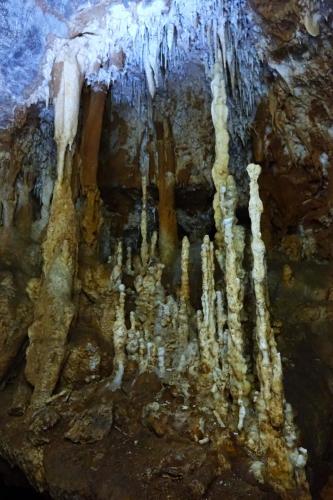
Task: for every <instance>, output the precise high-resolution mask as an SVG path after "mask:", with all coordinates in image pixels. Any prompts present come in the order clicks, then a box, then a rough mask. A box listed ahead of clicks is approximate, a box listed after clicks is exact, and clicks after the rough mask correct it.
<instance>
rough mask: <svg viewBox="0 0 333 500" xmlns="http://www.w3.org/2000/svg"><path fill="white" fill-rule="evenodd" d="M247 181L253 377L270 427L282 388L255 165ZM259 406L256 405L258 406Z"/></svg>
mask: <svg viewBox="0 0 333 500" xmlns="http://www.w3.org/2000/svg"><path fill="white" fill-rule="evenodd" d="M247 172H248V174H249V177H250V202H249V213H250V218H251V229H252V243H251V248H252V256H253V269H252V278H253V284H254V292H255V297H256V311H257V315H256V317H257V320H256V338H257V345H258V358H257V373H258V377H259V382H260V396H259V397H260V398H262V399H263V404H264V407H265V409H266V412H267V414H268V416H269V419H270V421H271V423H272V425H273V426H274V427H281V426H282V424H283V419H284V417H283V404H284V396H283V384H282V366H281V357H280V354H279V353H278V351H277V348H276V342H275V338H274V331H273V329H272V328H271V324H270V315H269V310H268V307H267V301H266V297H267V286H266V280H267V276H266V261H265V245H264V242H263V240H262V238H261V229H260V219H261V214H262V212H263V205H262V202H261V199H260V196H259V186H258V177H259V175H260V172H261V167H260V166H259V165H255V164H251V165H249V166H248V167H247ZM259 406H260V405H259Z"/></svg>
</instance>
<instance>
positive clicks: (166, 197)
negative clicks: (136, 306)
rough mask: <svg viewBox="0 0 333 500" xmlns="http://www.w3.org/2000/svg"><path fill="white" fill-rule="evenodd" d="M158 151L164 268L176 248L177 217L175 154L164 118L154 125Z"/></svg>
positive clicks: (160, 222) (160, 249) (160, 230)
mask: <svg viewBox="0 0 333 500" xmlns="http://www.w3.org/2000/svg"><path fill="white" fill-rule="evenodd" d="M156 136H157V150H158V192H159V204H158V215H159V252H160V258H161V261H162V262H163V264H165V266H170V265H171V263H172V261H173V259H174V257H175V252H176V250H177V247H178V230H177V217H176V210H175V168H176V164H175V154H174V146H173V139H172V130H171V126H170V123H169V121H168V120H167V119H166V118H164V119H163V121H162V122H160V123H157V124H156Z"/></svg>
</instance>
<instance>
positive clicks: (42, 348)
mask: <svg viewBox="0 0 333 500" xmlns="http://www.w3.org/2000/svg"><path fill="white" fill-rule="evenodd" d="M53 76H54V79H53V91H54V107H55V117H54V120H55V123H54V128H55V140H56V143H57V172H58V177H57V180H56V183H55V186H54V190H53V198H52V204H51V210H50V217H49V222H48V226H47V231H46V237H45V241H44V243H43V245H42V253H43V272H42V277H41V279H40V280H38V281H34V282H33V284H32V285H31V286H30V296H31V298H32V299H33V301H34V305H35V308H34V322H33V323H32V325H31V326H30V328H29V330H28V335H29V341H30V342H29V347H28V349H27V362H26V369H25V373H26V377H27V379H28V381H29V382H30V383H31V384H32V385H33V386H34V392H33V395H32V401H31V409H32V410H33V409H36V408H40V407H42V406H43V405H44V404H45V403H46V402H47V400H48V398H49V397H50V396H51V395H52V392H53V391H54V389H55V387H56V385H57V382H58V378H59V374H60V371H61V368H62V364H63V360H64V356H65V347H66V342H67V335H68V332H69V329H70V325H71V323H72V320H73V318H74V315H75V311H76V308H75V303H74V298H73V295H74V292H75V282H76V280H75V279H76V272H77V254H78V231H77V217H76V212H75V206H74V202H73V194H72V188H71V177H72V158H73V154H72V151H70V150H68V147H69V148H71V146H72V144H73V141H74V139H75V136H76V131H77V122H78V115H79V106H80V95H81V86H82V80H83V77H82V72H81V68H80V65H79V63H78V60H77V57H76V55H75V51H73V50H71V47H70V45H67V46H65V47H64V49H63V51H62V52H61V54H60V55H59V57H58V59H57V60H56V62H55V64H54V71H53Z"/></svg>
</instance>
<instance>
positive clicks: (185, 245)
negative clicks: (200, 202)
mask: <svg viewBox="0 0 333 500" xmlns="http://www.w3.org/2000/svg"><path fill="white" fill-rule="evenodd" d="M189 250H190V242H189V240H188V238H187V236H184V238H183V242H182V255H181V288H180V301H179V302H180V303H179V313H178V338H179V345H180V348H181V349H182V350H184V349H185V348H186V346H187V343H188V340H189V314H190V286H189V275H188V266H189Z"/></svg>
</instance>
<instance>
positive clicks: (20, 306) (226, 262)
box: [0, 2, 318, 498]
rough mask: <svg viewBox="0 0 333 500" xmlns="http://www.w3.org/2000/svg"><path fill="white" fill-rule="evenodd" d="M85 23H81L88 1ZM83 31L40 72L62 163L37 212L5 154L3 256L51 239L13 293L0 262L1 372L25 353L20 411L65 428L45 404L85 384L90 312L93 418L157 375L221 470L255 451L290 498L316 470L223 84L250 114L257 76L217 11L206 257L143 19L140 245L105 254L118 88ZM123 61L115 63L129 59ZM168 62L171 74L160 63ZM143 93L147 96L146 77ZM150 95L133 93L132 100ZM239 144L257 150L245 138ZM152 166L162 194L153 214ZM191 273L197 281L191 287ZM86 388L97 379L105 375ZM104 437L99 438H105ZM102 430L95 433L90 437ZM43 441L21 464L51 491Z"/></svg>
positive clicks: (159, 408)
mask: <svg viewBox="0 0 333 500" xmlns="http://www.w3.org/2000/svg"><path fill="white" fill-rule="evenodd" d="M130 3H132V2H130ZM162 3H163V2H162ZM176 3H177V2H176ZM180 3H181V2H180ZM215 3H216V4H219V2H211V4H212V5H213V4H214V8H217V7H216V6H215ZM222 3H223V2H222ZM241 3H242V2H241ZM303 7H304V9H305V10H304V12H305V14H304V16H305V17H304V25H305V28H306V30H307V31H308V32H309V33H310V34H311V36H316V34H317V31H316V30H317V29H318V26H317V24H316V22H317V18H316V17H315V15H314V14H313V15H312V14H311V11H310V10H311V9H308V8H307V6H306V5H305V6H303ZM147 8H150V6H148V7H147ZM124 9H125V8H124ZM223 12H224V11H223ZM222 17H223V15H222ZM82 18H83V20H82V19H81V22H83V23H85V22H86V19H85V18H84V11H83V14H82ZM141 22H142V21H141ZM87 26H88V27H87V29H86V31H87V32H88V34H87V35H86V36H84V35H82V34H81V35H80V36H79V35H76V36H73V37H72V38H70V39H68V40H66V41H65V42H64V41H63V40H61V41H58V42H57V44H56V45H55V46H54V47H53V48H52V50H53V53H52V54H53V57H52V58H51V57H48V65H46V66H45V68H46V69H45V71H44V72H45V75H48V78H47V89H48V90H47V92H49V93H50V96H51V97H52V113H51V115H50V116H51V117H52V119H53V123H49V127H50V130H53V131H54V141H55V144H56V156H54V157H53V158H52V161H53V163H54V166H55V165H56V168H55V169H54V172H53V176H50V175H48V174H45V175H44V177H43V182H42V185H41V186H39V188H38V190H39V197H40V202H39V209H40V214H39V217H38V218H37V219H36V220H34V221H33V218H34V217H33V213H32V212H33V209H32V208H31V203H30V202H29V192H30V191H32V189H33V187H32V184H33V180H32V179H31V178H29V177H27V178H25V179H23V181H22V182H21V181H20V182H21V184H20V190H19V194H18V196H17V194H16V192H15V189H14V185H15V183H16V181H17V179H19V178H20V177H19V172H20V162H21V160H22V159H20V157H19V155H17V157H16V161H15V162H11V164H10V166H9V168H8V172H6V178H5V186H6V187H5V189H4V188H3V189H2V227H1V238H2V243H1V248H2V254H3V255H6V252H7V253H10V251H11V248H12V247H13V246H14V245H15V241H16V240H15V236H13V235H14V234H15V228H17V229H18V231H19V232H20V233H21V234H25V233H26V237H29V238H31V239H32V240H33V241H34V245H35V246H36V247H38V248H39V249H40V262H39V264H38V266H37V268H36V270H35V272H34V273H32V274H33V276H31V275H30V276H29V272H27V273H26V275H28V276H29V279H26V282H25V284H24V286H25V290H20V291H19V292H18V291H17V288H15V280H16V279H15V278H13V275H12V274H11V273H10V272H9V271H6V270H2V271H1V287H2V289H4V290H5V289H6V290H7V294H5V293H2V295H1V302H0V306H1V313H2V314H1V316H2V320H1V325H2V330H1V333H0V342H1V353H0V378H1V379H2V380H3V381H6V380H7V378H6V377H7V376H8V373H9V372H10V371H11V370H12V367H13V364H15V363H16V362H17V359H18V357H19V356H20V355H21V356H22V352H23V356H24V358H25V362H24V368H23V370H21V372H20V375H19V377H20V380H19V383H18V386H17V387H16V389H15V392H14V394H13V400H12V402H11V410H10V411H11V412H12V414H13V415H14V414H17V415H20V416H22V418H23V419H24V422H26V425H28V426H30V427H29V429H30V430H31V433H32V434H33V435H34V433H35V434H36V435H38V432H39V431H40V430H41V429H43V428H48V426H49V427H52V426H53V425H55V424H56V423H57V421H58V416H57V417H54V421H53V422H52V418H53V417H52V412H50V410H49V408H50V404H52V403H53V402H54V401H56V400H59V399H62V398H65V399H66V398H67V397H68V398H69V397H70V394H71V392H72V391H74V390H75V389H76V387H75V383H71V380H70V378H71V377H70V375H71V370H74V371H75V369H76V368H77V369H80V362H81V361H80V353H79V354H78V359H77V360H75V356H74V355H73V353H71V352H70V350H69V347H68V346H69V340H70V338H71V335H72V332H73V330H74V329H75V328H76V329H78V330H79V329H80V325H82V324H83V323H84V322H85V323H86V324H88V325H89V328H90V329H91V330H92V331H97V332H98V334H97V335H98V338H99V342H101V343H102V344H103V345H104V346H106V350H107V351H108V352H110V353H111V358H112V359H111V361H110V362H109V365H108V367H107V370H106V373H107V374H106V375H105V376H102V377H100V379H99V380H98V382H96V383H98V391H99V392H97V394H98V398H99V400H100V401H99V403H98V404H97V407H98V408H99V409H98V412H101V413H102V414H103V416H104V418H105V421H106V422H107V424H106V428H108V423H109V424H110V426H111V425H112V404H111V403H110V404H109V407H108V403H106V402H105V401H107V400H108V398H109V399H110V401H111V400H112V398H113V396H114V394H117V392H119V391H122V390H125V389H124V388H126V387H127V385H128V384H129V383H130V384H134V382H135V381H136V380H137V379H138V378H139V377H144V376H146V375H147V374H153V375H154V376H155V377H156V378H158V379H159V381H160V383H161V384H162V385H163V387H169V388H170V387H171V388H173V389H172V390H173V391H175V392H176V393H177V394H179V395H181V397H182V403H179V405H180V406H182V408H185V410H187V411H188V412H189V413H188V414H189V415H190V414H191V415H192V416H193V419H194V420H195V421H196V422H198V425H197V426H193V428H192V430H191V433H190V434H191V439H192V440H193V441H194V442H195V443H196V444H198V446H206V445H209V446H211V448H212V449H213V450H214V452H216V454H217V456H218V457H219V463H220V468H221V470H223V467H226V464H225V458H224V454H225V448H226V443H230V440H232V441H233V442H234V446H236V447H238V449H242V450H243V452H244V453H245V454H246V456H247V463H248V467H249V472H250V473H251V475H252V476H253V478H254V479H255V481H257V482H258V483H259V484H263V485H268V487H271V488H272V490H273V491H274V492H275V493H276V494H278V495H281V497H285V498H293V497H297V498H310V496H309V489H308V484H307V479H306V475H305V466H306V463H307V450H306V449H305V448H304V447H302V446H301V445H300V443H299V438H298V430H297V427H296V425H295V423H294V414H293V409H292V407H291V405H290V404H289V403H288V401H287V400H286V398H285V392H284V382H283V368H282V361H281V355H280V353H279V351H278V348H277V343H276V340H275V334H276V329H277V327H276V324H275V322H274V321H272V319H271V315H270V303H269V292H268V283H267V269H266V265H267V264H266V249H265V243H264V240H263V237H262V230H261V225H262V220H261V218H262V214H263V203H262V200H261V198H260V194H259V179H260V174H261V166H260V165H259V164H256V163H252V162H251V161H248V162H246V163H245V164H244V168H243V177H242V179H241V180H240V178H239V171H235V169H234V168H230V165H232V166H233V165H234V162H235V149H233V147H232V144H231V142H232V141H233V140H234V136H233V134H232V133H230V128H231V127H232V125H230V123H231V122H232V124H233V126H236V125H238V126H239V127H240V125H241V123H242V120H241V119H240V118H239V116H238V117H237V116H236V115H237V111H235V108H234V107H233V105H232V102H231V100H230V96H229V94H228V92H229V90H228V89H229V88H231V89H232V91H233V92H234V100H237V99H240V97H239V96H240V95H241V90H242V92H243V94H244V95H243V100H242V103H243V104H242V106H244V113H245V114H246V110H245V108H247V110H248V113H249V114H248V116H250V114H251V113H250V110H249V108H250V107H251V105H250V104H249V103H248V102H247V103H246V104H244V96H245V97H246V96H247V95H248V94H247V92H248V91H249V89H248V87H247V83H246V82H245V81H244V82H243V83H241V84H240V83H239V82H237V78H242V74H241V73H239V72H237V71H235V63H234V60H233V58H234V57H235V56H234V54H231V52H232V51H231V48H230V41H229V42H228V43H229V44H228V43H227V42H226V39H228V36H229V39H230V34H229V35H226V34H225V27H226V25H225V24H224V21H223V22H222V21H221V24H219V23H218V22H217V24H216V25H214V26H213V27H212V26H210V28H211V29H210V30H208V29H207V27H206V28H205V29H206V35H207V37H209V39H210V41H209V46H210V49H209V50H210V52H209V57H208V55H207V60H209V61H208V62H207V64H206V68H205V71H206V78H207V81H208V82H209V86H210V91H211V108H210V111H211V123H212V132H213V133H214V144H215V152H214V161H213V162H212V165H211V169H212V170H211V177H212V182H211V185H212V192H213V195H212V196H211V198H210V200H209V203H210V204H211V207H210V210H211V213H212V214H213V217H212V218H213V220H214V228H213V230H212V231H210V233H209V234H205V235H204V236H203V238H202V239H201V242H200V252H199V253H198V255H200V259H197V260H196V261H195V259H194V258H193V255H194V253H195V249H194V245H193V242H192V241H191V237H190V235H186V234H185V235H184V234H182V235H181V234H180V231H179V225H178V222H177V210H176V169H177V165H176V163H177V158H176V156H175V151H174V149H175V144H174V139H173V131H172V123H171V120H170V115H171V114H170V113H169V112H165V109H167V108H166V106H165V104H163V105H161V106H159V103H160V102H161V100H162V101H163V99H164V100H167V99H168V96H167V95H165V93H164V94H163V92H162V94H159V87H160V85H161V76H160V73H161V68H160V66H161V65H162V63H161V59H160V51H161V46H160V44H158V43H157V41H156V37H153V36H152V37H151V38H149V36H148V35H147V33H146V31H147V27H146V28H145V30H144V31H143V32H142V33H139V35H138V37H139V38H140V37H141V38H140V40H141V41H142V44H143V45H142V53H141V54H140V57H141V58H142V60H141V67H142V68H141V69H142V71H143V73H144V75H145V86H146V90H145V92H146V93H145V94H144V92H142V95H141V97H140V99H142V101H144V100H145V104H144V107H145V106H146V108H145V109H146V111H147V116H148V118H147V121H145V123H144V126H142V133H141V135H140V143H139V145H138V146H137V151H138V154H137V159H136V164H137V172H136V174H135V175H136V178H137V179H138V180H139V181H138V185H139V187H140V189H139V193H140V194H139V199H140V203H139V205H138V207H137V208H136V212H137V214H136V215H137V218H136V222H135V224H136V228H137V239H136V242H135V243H134V244H133V242H132V241H130V240H129V239H128V238H126V237H123V236H122V235H117V236H116V237H113V238H112V244H110V242H109V246H107V248H108V249H109V251H108V255H105V245H104V247H103V248H104V250H103V251H104V257H102V256H101V254H102V253H103V252H102V249H101V247H102V246H103V244H102V243H101V241H102V239H103V238H104V239H105V234H103V228H104V227H105V220H106V217H107V212H106V211H105V205H104V203H105V200H104V198H103V193H102V190H101V188H100V186H101V183H100V176H101V175H102V174H101V172H100V168H99V164H100V151H101V143H102V140H103V133H105V131H104V132H103V120H104V121H105V116H106V114H107V107H108V106H110V103H112V99H113V85H112V84H111V85H110V82H106V81H102V80H103V79H102V78H100V79H98V78H95V77H94V78H92V77H91V75H92V74H93V75H96V72H97V74H98V72H100V75H101V74H102V72H103V71H106V70H105V67H104V66H105V61H104V62H103V58H104V60H105V57H106V55H105V50H106V49H105V44H104V43H99V42H96V41H95V40H94V37H93V36H92V35H90V33H89V30H90V28H89V26H90V25H89V24H87ZM163 29H164V34H165V41H164V42H163V43H164V46H163V50H162V52H163V55H164V57H165V58H168V56H169V57H170V54H171V53H172V50H173V49H172V47H173V45H174V44H175V43H176V42H175V39H176V34H177V30H176V27H175V26H174V25H171V24H170V25H168V26H167V25H164V26H163ZM203 31H204V30H203ZM82 32H83V31H82ZM103 33H104V32H103ZM103 36H104V35H103ZM135 40H136V41H137V40H138V38H136V39H135ZM179 41H181V36H180V35H179ZM179 43H180V42H179ZM108 56H109V54H108ZM116 56H117V57H116ZM116 56H115V57H116V59H117V58H118V59H117V62H116V63H115V65H117V64H118V63H119V59H121V58H122V57H123V56H122V55H121V54H120V53H117V54H116ZM124 57H125V56H124ZM101 61H102V62H101ZM181 63H182V61H181ZM103 64H104V66H103ZM119 64H120V65H121V64H122V63H119ZM170 64H171V63H170ZM163 65H164V68H163V69H164V71H167V70H168V63H167V61H165V59H163ZM118 70H119V68H118ZM254 71H255V68H254ZM115 85H116V84H115ZM45 88H46V87H45ZM43 91H45V89H44V90H43ZM135 92H136V93H139V87H135ZM144 95H145V97H143V96H144ZM161 96H162V97H161ZM237 96H238V97H237ZM252 97H253V96H252ZM254 97H255V96H254ZM254 97H253V99H254ZM133 105H134V104H133ZM141 105H142V103H139V102H138V101H136V103H135V106H137V107H140V106H141ZM254 105H255V102H254V101H253V103H252V106H254ZM159 107H160V109H158V108H159ZM237 109H238V110H239V109H241V107H240V106H238V107H237ZM44 112H45V111H44ZM46 113H47V112H46ZM235 113H236V114H235ZM235 124H236V125H235ZM140 126H141V125H140ZM188 126H189V127H191V124H190V118H189V123H188ZM183 133H184V134H186V133H187V131H186V130H184V131H183ZM152 144H154V147H153V151H152ZM243 147H244V149H245V148H246V147H247V146H246V144H245V143H244V145H243ZM237 151H238V150H237ZM46 155H48V157H50V155H52V152H50V151H46ZM237 155H238V156H237ZM237 155H236V161H237V160H239V161H240V159H242V160H244V158H245V156H244V155H243V156H242V154H239V151H238V152H237ZM231 156H233V157H232V158H231ZM49 159H50V158H49ZM152 169H153V170H154V176H155V180H156V182H155V190H156V192H157V195H155V198H156V199H157V201H156V214H157V217H156V220H154V221H153V222H152V216H151V203H152V201H151V198H152V196H151V192H152V190H151V182H152V177H153V174H152ZM245 172H246V179H245V180H244V178H245ZM18 182H19V181H18ZM244 186H245V187H244ZM240 197H242V200H241V204H242V206H243V207H244V206H245V207H246V210H247V211H248V215H249V219H248V224H241V223H240V222H239V221H238V217H237V214H238V209H239V206H240V200H239V198H240ZM244 200H245V202H244ZM111 228H112V224H111ZM109 239H110V238H109ZM22 255H23V254H22ZM27 266H28V267H29V263H27ZM195 268H196V269H195ZM287 271H288V270H287V269H286V273H287ZM192 274H195V276H196V277H197V285H196V289H194V287H193V280H192V279H191V275H192ZM289 278H290V277H289ZM287 279H288V277H287V278H286V280H287ZM23 281H24V280H23ZM198 290H200V291H201V292H200V294H198ZM198 295H200V299H199V301H198V300H197V298H198ZM280 328H281V325H280ZM20 353H21V354H20ZM96 356H97V358H96V359H97V360H95V362H96V363H99V362H100V359H98V354H97V355H96ZM73 358H74V361H73ZM69 361H70V362H69ZM91 363H92V365H93V364H94V357H93V356H92V357H91ZM66 377H67V378H66ZM74 378H75V377H74ZM85 382H86V384H87V385H91V384H94V383H95V381H94V377H92V378H91V379H90V380H86V381H85ZM84 385H85V384H84V383H83V387H84ZM96 390H97V389H96ZM98 405H99V406H98ZM145 412H146V415H149V416H150V417H149V418H152V419H153V420H154V421H163V418H164V417H165V414H166V412H167V410H166V409H165V407H164V406H163V405H162V404H159V403H158V402H156V401H155V402H154V401H152V402H150V403H149V404H148V405H147V406H146V408H145ZM53 416H54V415H53ZM86 416H87V415H86ZM87 418H88V424H87V420H84V419H81V421H80V419H75V417H74V419H72V421H71V425H70V428H69V429H67V434H66V437H67V438H68V439H70V440H72V441H73V442H80V439H81V438H82V439H83V437H82V436H84V435H85V433H86V434H87V435H88V437H89V435H90V434H89V433H93V432H95V431H92V430H91V427H90V424H91V421H90V420H89V418H90V417H89V415H88V417H87ZM38 425H39V426H40V428H39V429H37V431H36V427H38ZM84 426H86V427H84ZM83 427H84V429H83ZM92 427H93V425H92ZM103 436H104V435H103V432H102V435H101V436H99V437H98V438H97V440H98V439H102V437H103ZM90 437H91V436H90ZM36 439H37V438H36ZM95 439H96V436H95V434H94V436H93V437H91V442H94V440H95ZM37 441H38V439H37ZM42 445H43V443H40V442H39V441H38V442H37V444H36V442H33V443H32V445H31V446H32V448H31V449H29V451H27V450H26V451H25V453H27V455H29V457H30V458H29V463H30V465H29V466H23V468H25V472H26V474H27V475H28V477H29V474H30V478H32V479H31V481H32V482H33V483H34V484H35V485H37V487H38V488H40V489H43V488H44V487H45V485H44V482H43V481H44V479H43V473H42V472H41V473H40V474H41V475H40V476H38V475H36V473H35V472H33V470H37V469H38V467H37V466H36V464H38V463H40V461H41V460H42V459H41V456H42V455H41V454H42V452H41V448H42ZM34 447H35V448H34ZM32 449H33V451H32ZM12 460H13V462H15V459H13V458H12ZM36 467H37V469H35V468H36ZM41 469H43V468H41Z"/></svg>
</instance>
